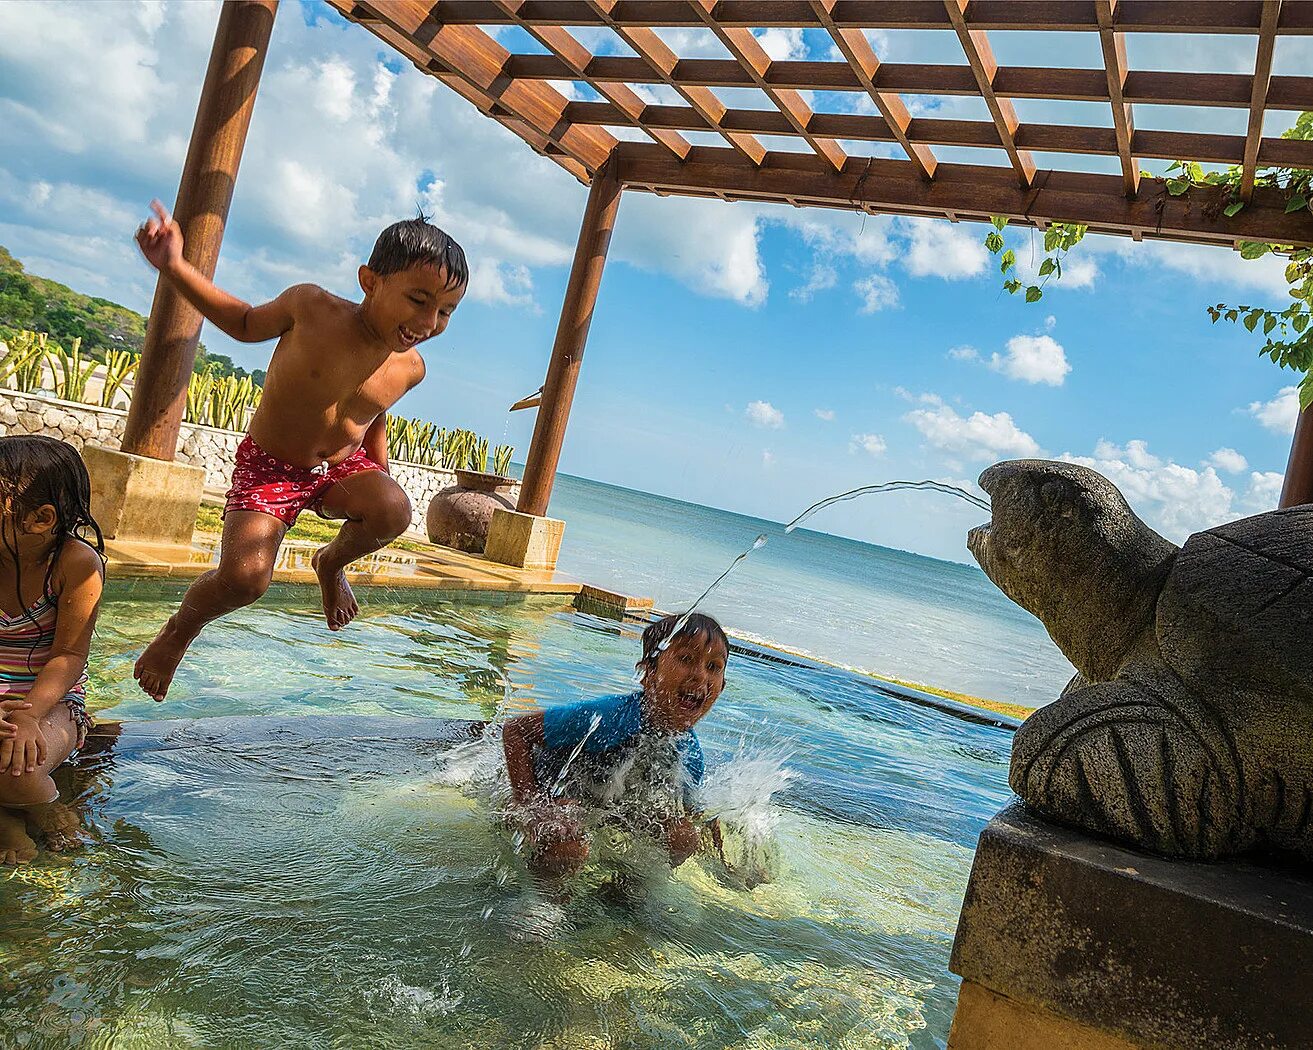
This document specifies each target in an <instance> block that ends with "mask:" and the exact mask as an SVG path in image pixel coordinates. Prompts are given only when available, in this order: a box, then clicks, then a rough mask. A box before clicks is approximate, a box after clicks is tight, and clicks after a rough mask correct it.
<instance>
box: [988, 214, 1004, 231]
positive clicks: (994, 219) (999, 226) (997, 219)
mask: <svg viewBox="0 0 1313 1050" xmlns="http://www.w3.org/2000/svg"><path fill="white" fill-rule="evenodd" d="M989 221H990V222H991V223H992V224H993V226H994V229H996V230H998V231H999V232H1000V233H1002V232H1003V228H1004V227H1005V226H1007V224H1008V220H1007V219H1006V218H1004V217H1003V216H1002V215H991V216H990V217H989Z"/></svg>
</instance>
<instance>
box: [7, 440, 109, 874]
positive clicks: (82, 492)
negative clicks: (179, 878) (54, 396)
mask: <svg viewBox="0 0 1313 1050" xmlns="http://www.w3.org/2000/svg"><path fill="white" fill-rule="evenodd" d="M90 505H91V481H90V479H89V478H88V477H87V468H86V467H85V466H84V465H83V463H82V457H81V456H79V455H78V453H77V451H76V450H75V449H74V448H73V446H72V445H69V444H66V443H65V442H63V441H57V440H56V439H54V438H50V437H40V436H14V437H3V438H0V719H2V720H0V863H4V864H25V863H27V862H28V861H30V860H32V859H33V858H34V857H35V856H36V843H35V842H34V841H33V840H32V838H31V836H30V835H29V831H30V830H35V831H38V832H40V833H41V834H43V835H44V836H45V840H46V846H47V848H48V849H52V850H60V849H64V848H65V847H67V846H71V845H75V844H76V843H77V842H78V841H80V838H81V836H80V830H79V825H78V821H77V818H76V817H75V816H74V815H73V814H72V813H71V812H70V811H69V810H68V809H67V808H66V807H64V806H62V805H61V804H60V803H59V801H58V799H59V788H57V787H56V786H55V782H54V780H53V779H52V778H51V776H50V774H51V773H52V772H53V771H54V770H55V769H57V768H58V767H59V766H60V765H62V764H63V763H64V762H65V761H66V760H67V759H68V758H69V756H70V755H72V754H73V752H74V751H76V750H77V749H78V748H80V747H81V746H82V744H83V743H84V742H85V741H86V736H87V730H88V729H90V728H91V718H90V717H89V716H88V715H87V708H86V683H87V657H88V655H89V654H90V651H91V634H92V631H93V629H94V628H95V624H96V613H97V612H98V610H99V608H100V593H101V588H102V586H103V583H104V573H105V563H104V549H105V542H104V539H103V538H102V537H101V534H100V526H99V525H97V524H96V522H95V520H94V519H93V518H92V517H91V509H90ZM93 544H94V545H93Z"/></svg>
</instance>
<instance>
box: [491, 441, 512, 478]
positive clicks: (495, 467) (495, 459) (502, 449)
mask: <svg viewBox="0 0 1313 1050" xmlns="http://www.w3.org/2000/svg"><path fill="white" fill-rule="evenodd" d="M514 454H515V447H514V446H513V445H498V446H497V447H496V448H495V449H493V451H492V472H493V473H494V474H500V475H501V476H502V477H506V475H507V474H508V473H509V472H510V469H511V456H513V455H514Z"/></svg>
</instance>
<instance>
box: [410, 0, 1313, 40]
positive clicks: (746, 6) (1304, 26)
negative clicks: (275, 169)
mask: <svg viewBox="0 0 1313 1050" xmlns="http://www.w3.org/2000/svg"><path fill="white" fill-rule="evenodd" d="M1285 6H1286V10H1285V11H1284V12H1282V16H1281V21H1280V23H1279V25H1278V32H1280V33H1288V34H1292V35H1294V34H1299V35H1308V34H1313V3H1310V2H1309V0H1286V5H1285ZM524 7H525V10H524V14H523V17H524V18H526V19H527V20H530V21H534V22H538V23H542V24H547V25H568V26H595V25H607V24H610V23H609V21H608V20H606V19H603V18H602V17H601V16H600V15H599V13H598V12H597V11H596V9H595V8H594V6H593V5H592V4H591V3H588V2H584V0H534V2H530V3H526V4H525V5H524ZM836 7H837V9H836V11H835V23H836V24H837V25H838V26H840V28H844V29H864V28H865V29H940V30H950V29H952V28H953V24H952V22H951V20H950V18H949V16H948V14H947V12H946V11H945V10H944V8H943V6H942V4H941V3H940V2H939V0H843V2H841V3H839V4H837V5H836ZM972 7H973V11H972V15H971V22H972V25H973V26H975V28H977V29H989V30H994V29H1002V30H1032V31H1036V32H1098V30H1099V22H1098V18H1097V17H1096V15H1095V13H1094V10H1093V5H1092V4H1090V3H1088V2H1085V3H1082V2H1078V0H975V3H973V4H972ZM1118 8H1119V11H1118V15H1117V31H1118V32H1122V33H1238V34H1250V35H1252V34H1254V33H1257V32H1258V30H1259V23H1260V17H1259V11H1258V4H1257V3H1255V2H1253V0H1203V2H1199V3H1185V2H1183V0H1122V2H1121V3H1120V4H1119V5H1118ZM715 15H716V19H717V21H718V22H720V24H721V25H724V26H738V27H742V28H745V29H751V28H765V27H769V26H782V27H796V26H810V25H814V22H813V20H812V11H811V4H810V0H722V2H720V3H718V4H717V5H716V7H715ZM434 17H435V18H437V19H439V20H440V21H442V22H444V23H446V24H448V25H462V24H464V25H496V24H498V23H501V24H506V23H507V22H508V19H507V18H506V17H505V16H504V15H502V16H498V14H496V13H495V12H490V11H489V9H488V5H487V3H486V0H441V2H439V3H437V4H435V5H434ZM613 20H614V21H615V23H616V24H618V25H621V26H626V27H633V26H648V27H651V26H697V25H701V20H700V19H699V18H698V17H697V15H696V14H695V13H694V12H692V11H691V10H689V8H688V6H687V4H686V3H685V2H684V0H621V2H619V3H616V4H615V5H614V16H613Z"/></svg>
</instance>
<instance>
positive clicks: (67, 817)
mask: <svg viewBox="0 0 1313 1050" xmlns="http://www.w3.org/2000/svg"><path fill="white" fill-rule="evenodd" d="M25 815H26V817H27V822H28V824H29V825H30V826H32V827H34V828H36V830H37V831H39V832H40V833H41V834H42V835H44V836H45V840H46V849H48V850H50V851H51V852H52V853H62V852H63V851H64V850H68V849H76V848H77V847H78V846H81V845H82V844H83V843H85V842H86V841H87V835H86V831H85V830H84V829H83V827H82V821H81V820H79V819H78V815H77V814H76V813H75V812H73V810H71V809H70V808H69V807H68V806H66V805H64V804H63V803H62V802H58V801H56V802H48V803H46V804H45V805H44V806H33V807H32V808H31V809H29V810H27V812H26V814H25Z"/></svg>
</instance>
